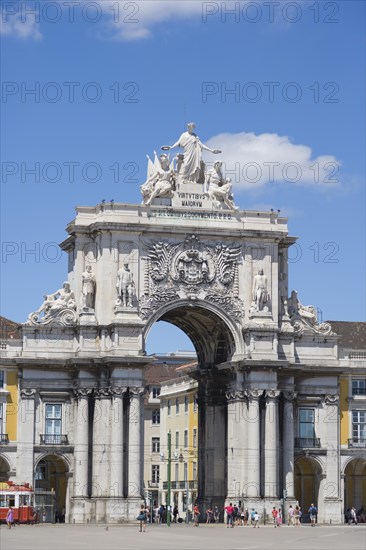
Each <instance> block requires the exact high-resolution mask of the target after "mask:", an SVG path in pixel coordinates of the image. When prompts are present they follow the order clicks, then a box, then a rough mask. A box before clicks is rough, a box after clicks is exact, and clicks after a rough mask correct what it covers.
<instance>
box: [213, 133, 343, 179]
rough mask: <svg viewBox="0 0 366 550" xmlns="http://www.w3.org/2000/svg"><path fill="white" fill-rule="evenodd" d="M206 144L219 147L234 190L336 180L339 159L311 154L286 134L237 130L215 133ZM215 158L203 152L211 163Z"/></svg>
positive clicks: (307, 147) (214, 147) (221, 158)
mask: <svg viewBox="0 0 366 550" xmlns="http://www.w3.org/2000/svg"><path fill="white" fill-rule="evenodd" d="M206 145H208V146H209V147H210V148H212V149H221V150H222V154H221V155H220V160H222V161H223V163H224V166H223V169H224V173H225V174H226V175H227V176H229V177H231V179H232V182H233V185H234V187H235V188H236V190H240V189H241V188H248V187H258V186H264V185H266V184H268V183H274V182H287V183H288V184H293V185H300V184H303V185H316V186H319V187H321V188H329V187H334V186H335V185H337V184H338V183H339V178H340V173H339V169H340V166H341V162H340V161H339V160H337V159H336V157H334V156H333V155H321V156H318V157H313V156H312V150H311V148H310V147H309V146H307V145H296V144H294V143H292V142H291V140H290V138H289V137H288V136H279V135H278V134H260V135H256V134H254V133H245V132H241V133H238V134H229V133H224V134H218V135H217V136H214V137H212V138H210V139H209V140H208V141H207V143H206ZM217 159H218V157H214V156H213V155H210V154H209V153H208V154H206V155H205V160H206V162H207V163H209V164H210V165H212V164H213V163H214V161H215V160H217Z"/></svg>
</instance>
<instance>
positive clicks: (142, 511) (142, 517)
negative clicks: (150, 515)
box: [136, 504, 147, 533]
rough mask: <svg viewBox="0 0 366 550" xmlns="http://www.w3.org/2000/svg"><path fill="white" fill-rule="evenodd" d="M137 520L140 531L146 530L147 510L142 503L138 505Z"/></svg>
mask: <svg viewBox="0 0 366 550" xmlns="http://www.w3.org/2000/svg"><path fill="white" fill-rule="evenodd" d="M136 519H137V521H139V522H140V533H142V532H144V533H145V531H146V521H147V511H146V508H145V505H144V504H141V506H140V512H139V515H138V516H137V518H136Z"/></svg>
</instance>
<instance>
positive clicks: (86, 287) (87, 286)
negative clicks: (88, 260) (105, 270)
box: [81, 265, 96, 310]
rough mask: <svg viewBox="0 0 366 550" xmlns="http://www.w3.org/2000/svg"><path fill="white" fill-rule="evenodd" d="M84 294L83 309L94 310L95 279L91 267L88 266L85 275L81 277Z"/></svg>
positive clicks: (82, 296) (82, 297)
mask: <svg viewBox="0 0 366 550" xmlns="http://www.w3.org/2000/svg"><path fill="white" fill-rule="evenodd" d="M81 280H82V294H81V307H82V309H84V310H89V309H94V303H95V284H96V283H95V277H94V274H93V272H92V268H91V266H90V265H87V266H86V268H85V271H84V273H83V274H82V275H81Z"/></svg>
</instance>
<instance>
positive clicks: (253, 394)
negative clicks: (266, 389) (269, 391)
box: [245, 389, 263, 399]
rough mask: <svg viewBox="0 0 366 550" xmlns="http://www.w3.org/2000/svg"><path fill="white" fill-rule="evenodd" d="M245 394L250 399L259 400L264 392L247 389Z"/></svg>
mask: <svg viewBox="0 0 366 550" xmlns="http://www.w3.org/2000/svg"><path fill="white" fill-rule="evenodd" d="M245 393H246V395H247V396H248V398H249V399H259V398H260V397H261V395H263V390H258V389H247V390H245Z"/></svg>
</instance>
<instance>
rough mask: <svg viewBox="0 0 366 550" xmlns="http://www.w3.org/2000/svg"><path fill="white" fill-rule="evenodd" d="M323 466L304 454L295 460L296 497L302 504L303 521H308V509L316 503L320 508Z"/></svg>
mask: <svg viewBox="0 0 366 550" xmlns="http://www.w3.org/2000/svg"><path fill="white" fill-rule="evenodd" d="M322 473H323V472H322V466H321V464H320V463H319V461H317V460H315V459H314V458H313V457H305V456H302V457H300V458H298V459H297V460H296V462H295V498H296V500H297V501H298V502H299V505H300V506H301V510H302V512H303V521H308V519H309V518H308V514H307V511H308V509H309V507H310V505H311V503H314V504H315V505H316V506H317V507H318V512H319V514H321V510H320V509H319V508H320V502H321V499H320V496H319V491H320V483H321V480H322Z"/></svg>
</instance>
